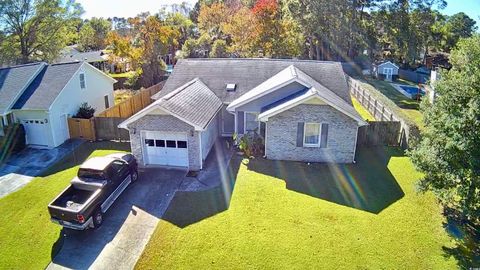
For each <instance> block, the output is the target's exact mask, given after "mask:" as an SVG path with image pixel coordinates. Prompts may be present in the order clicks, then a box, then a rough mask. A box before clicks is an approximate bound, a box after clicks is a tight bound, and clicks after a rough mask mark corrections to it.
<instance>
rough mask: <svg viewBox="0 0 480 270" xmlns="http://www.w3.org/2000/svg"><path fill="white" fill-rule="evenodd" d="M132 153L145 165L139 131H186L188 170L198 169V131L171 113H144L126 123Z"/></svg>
mask: <svg viewBox="0 0 480 270" xmlns="http://www.w3.org/2000/svg"><path fill="white" fill-rule="evenodd" d="M128 129H129V132H130V144H131V148H132V153H133V155H134V156H135V158H137V161H138V163H139V164H140V165H142V166H145V162H144V160H143V154H142V144H143V143H144V142H143V141H142V137H141V131H142V130H147V131H162V132H184V133H187V145H188V163H189V169H190V170H200V169H201V163H200V142H199V138H200V132H198V131H195V129H194V127H193V126H191V125H189V124H187V123H185V122H183V121H181V120H179V119H177V118H175V117H173V116H171V115H145V116H143V117H142V118H140V119H139V120H137V121H135V122H133V123H131V124H129V125H128ZM192 134H193V136H191V135H192Z"/></svg>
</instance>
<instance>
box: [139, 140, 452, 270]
mask: <svg viewBox="0 0 480 270" xmlns="http://www.w3.org/2000/svg"><path fill="white" fill-rule="evenodd" d="M237 165H238V166H237ZM419 177H420V174H419V173H418V172H416V171H415V170H414V168H413V166H412V164H411V162H410V161H409V159H408V157H406V156H404V155H403V153H402V152H400V151H399V150H397V149H393V148H371V149H360V150H359V151H358V158H357V163H356V164H354V165H330V166H328V165H326V164H313V165H310V166H309V165H307V164H304V163H295V162H278V161H268V160H264V159H255V160H251V161H250V162H248V163H247V162H246V160H244V161H243V163H242V164H240V159H239V158H237V159H234V160H233V161H232V164H231V178H232V179H235V181H236V182H235V187H234V189H233V194H232V197H231V201H230V206H229V207H228V209H227V205H228V203H227V202H228V198H229V196H228V194H229V191H230V189H229V188H218V189H215V190H212V191H204V192H197V193H192V194H187V193H176V194H175V197H174V198H173V200H172V203H171V205H170V206H169V209H168V210H167V212H166V214H165V217H164V218H163V220H161V221H160V223H159V225H158V226H157V228H156V231H155V232H154V234H153V236H152V238H151V240H150V242H149V243H148V245H147V247H146V249H145V250H144V253H143V255H142V256H141V258H140V260H139V261H138V263H137V266H136V267H137V268H138V269H292V268H293V269H332V268H335V269H456V268H457V262H456V261H455V259H453V258H452V257H448V256H445V253H444V250H443V248H446V249H447V248H449V247H451V246H452V245H453V243H452V242H451V239H450V237H449V236H448V235H447V233H446V232H445V230H444V229H443V227H442V223H443V222H444V218H443V216H442V214H441V208H440V206H439V205H438V204H437V203H436V201H435V199H434V197H433V195H432V194H418V193H416V191H415V190H414V183H415V181H416V180H417V179H418V178H419ZM227 182H228V181H227Z"/></svg>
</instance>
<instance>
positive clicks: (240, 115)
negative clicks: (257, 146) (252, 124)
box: [237, 112, 245, 134]
mask: <svg viewBox="0 0 480 270" xmlns="http://www.w3.org/2000/svg"><path fill="white" fill-rule="evenodd" d="M244 120H245V118H244V112H238V113H237V122H238V123H237V125H238V126H237V133H238V134H243V133H245V132H243V131H244V125H245V123H244Z"/></svg>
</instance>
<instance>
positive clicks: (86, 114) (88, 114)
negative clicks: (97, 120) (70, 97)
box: [75, 102, 95, 119]
mask: <svg viewBox="0 0 480 270" xmlns="http://www.w3.org/2000/svg"><path fill="white" fill-rule="evenodd" d="M94 114H95V109H94V108H92V107H91V106H90V105H88V103H86V102H84V103H82V105H80V108H79V109H78V112H77V114H76V115H75V118H82V119H90V118H92V117H93V115H94Z"/></svg>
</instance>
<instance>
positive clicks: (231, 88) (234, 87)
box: [225, 83, 237, 92]
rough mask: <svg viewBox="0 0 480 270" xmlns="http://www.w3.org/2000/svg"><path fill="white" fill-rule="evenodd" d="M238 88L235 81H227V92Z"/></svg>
mask: <svg viewBox="0 0 480 270" xmlns="http://www.w3.org/2000/svg"><path fill="white" fill-rule="evenodd" d="M236 88H237V85H236V84H234V83H227V87H226V88H225V89H226V90H227V92H233V91H235V89H236Z"/></svg>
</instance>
